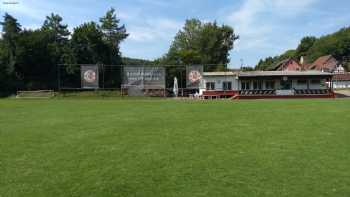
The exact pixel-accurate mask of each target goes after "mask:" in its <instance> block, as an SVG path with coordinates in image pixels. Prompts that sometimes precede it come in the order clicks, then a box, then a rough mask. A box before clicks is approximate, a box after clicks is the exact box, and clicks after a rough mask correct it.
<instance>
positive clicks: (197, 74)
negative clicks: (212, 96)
mask: <svg viewBox="0 0 350 197" xmlns="http://www.w3.org/2000/svg"><path fill="white" fill-rule="evenodd" d="M202 77H203V66H201V65H200V66H198V65H196V66H186V87H187V88H193V89H198V88H199V86H200V84H201V79H202Z"/></svg>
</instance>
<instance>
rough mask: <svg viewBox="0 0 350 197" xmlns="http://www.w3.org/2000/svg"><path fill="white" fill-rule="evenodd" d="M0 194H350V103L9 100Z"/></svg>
mask: <svg viewBox="0 0 350 197" xmlns="http://www.w3.org/2000/svg"><path fill="white" fill-rule="evenodd" d="M0 196H1V197H11V196H15V197H21V196H23V197H31V196H32V197H56V196H68V197H69V196H83V197H90V196H91V197H95V196H96V197H97V196H101V197H102V196H150V197H155V196H162V197H166V196H188V197H193V196H210V197H212V196H219V197H225V196H230V197H231V196H239V197H242V196H243V197H245V196H246V197H254V196H266V197H273V196H276V197H281V196H291V197H296V196H298V197H304V196H305V197H313V196H315V197H316V196H317V197H319V196H330V197H334V196H344V197H348V196H350V100H262V101H198V102H197V101H192V102H191V101H175V100H123V99H119V100H112V99H90V100H88V99H80V100H79V99H52V100H15V99H12V100H10V99H4V100H0Z"/></svg>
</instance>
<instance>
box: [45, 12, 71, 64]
mask: <svg viewBox="0 0 350 197" xmlns="http://www.w3.org/2000/svg"><path fill="white" fill-rule="evenodd" d="M62 20H63V19H62V17H61V16H59V15H58V14H54V13H51V15H50V16H46V20H45V21H44V23H43V25H42V27H41V29H42V30H43V31H44V32H46V33H47V34H50V37H51V39H50V40H49V42H48V45H49V47H51V48H52V50H53V51H54V54H53V57H52V58H54V59H55V61H54V62H55V63H56V64H59V63H72V62H66V61H67V59H66V58H65V57H67V53H69V52H70V51H69V49H68V48H69V41H68V37H69V35H70V32H69V30H68V25H65V24H62Z"/></svg>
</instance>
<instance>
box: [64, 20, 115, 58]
mask: <svg viewBox="0 0 350 197" xmlns="http://www.w3.org/2000/svg"><path fill="white" fill-rule="evenodd" d="M71 43H72V48H73V51H74V54H75V55H76V59H77V62H78V63H80V64H89V63H90V64H96V63H106V64H108V62H106V61H108V60H107V59H108V54H109V53H108V51H106V50H105V49H108V46H107V44H106V43H105V42H104V41H103V33H102V31H101V29H100V28H99V27H98V25H97V24H96V23H95V22H89V23H84V24H82V25H80V26H78V27H76V28H74V30H73V35H72V39H71Z"/></svg>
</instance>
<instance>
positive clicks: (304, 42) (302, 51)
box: [295, 36, 317, 59]
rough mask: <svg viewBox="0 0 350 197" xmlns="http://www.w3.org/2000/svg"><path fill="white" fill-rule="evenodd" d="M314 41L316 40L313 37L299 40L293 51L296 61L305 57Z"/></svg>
mask: <svg viewBox="0 0 350 197" xmlns="http://www.w3.org/2000/svg"><path fill="white" fill-rule="evenodd" d="M316 41H317V38H316V37H314V36H308V37H304V38H303V39H301V41H300V44H299V46H298V47H297V49H296V51H295V57H296V58H297V59H300V58H301V57H302V56H303V57H305V56H307V52H308V51H309V50H310V49H311V47H312V46H313V45H314V44H315V42H316Z"/></svg>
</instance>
